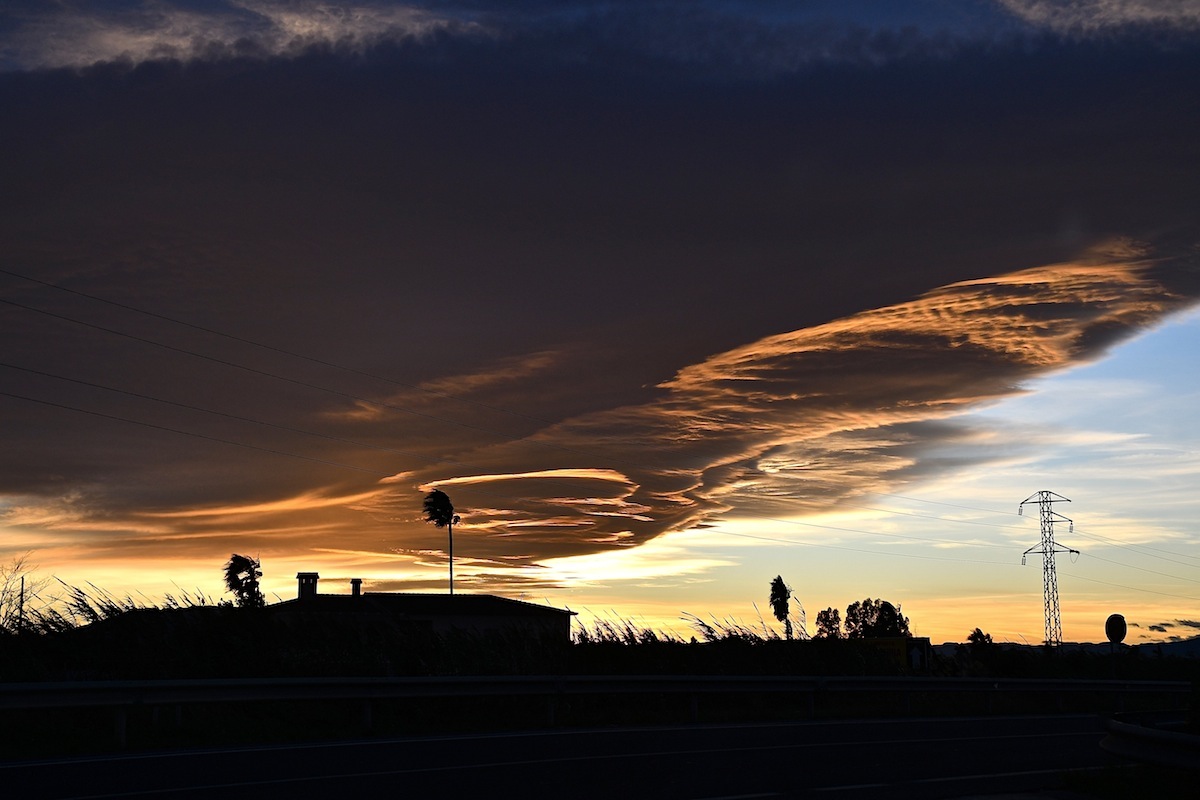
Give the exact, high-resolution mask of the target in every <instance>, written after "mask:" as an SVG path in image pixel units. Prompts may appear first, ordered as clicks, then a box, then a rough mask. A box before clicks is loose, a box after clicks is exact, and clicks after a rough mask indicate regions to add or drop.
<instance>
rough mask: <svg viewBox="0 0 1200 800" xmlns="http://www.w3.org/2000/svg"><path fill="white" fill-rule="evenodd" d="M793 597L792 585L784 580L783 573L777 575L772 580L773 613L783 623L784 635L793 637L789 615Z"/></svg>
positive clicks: (789, 637)
mask: <svg viewBox="0 0 1200 800" xmlns="http://www.w3.org/2000/svg"><path fill="white" fill-rule="evenodd" d="M791 597H792V587H790V586H788V585H787V584H786V583H784V582H783V576H782V575H776V576H775V579H774V580H773V581H771V613H773V614H774V615H775V619H777V620H779V621H780V622H782V623H783V635H784V636H786V637H787V638H788V639H791V638H792V620H791V619H790V618H789V616H788V612H789V609H788V600H790V599H791Z"/></svg>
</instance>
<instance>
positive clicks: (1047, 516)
mask: <svg viewBox="0 0 1200 800" xmlns="http://www.w3.org/2000/svg"><path fill="white" fill-rule="evenodd" d="M1035 501H1036V502H1037V504H1038V510H1039V511H1040V512H1041V520H1042V543H1041V544H1040V545H1038V546H1036V547H1031V548H1029V549H1028V550H1026V551H1025V552H1024V553H1022V554H1021V564H1022V566H1023V565H1024V564H1025V556H1027V555H1029V554H1030V553H1033V554H1034V555H1039V556H1041V557H1042V583H1043V584H1044V587H1043V592H1044V601H1045V611H1046V644H1047V645H1049V646H1050V647H1057V646H1058V645H1060V644H1062V617H1061V616H1060V615H1059V611H1058V574H1057V573H1056V572H1055V570H1054V554H1055V553H1074V554H1075V555H1079V551H1078V550H1072V549H1071V548H1070V547H1062V546H1060V545H1058V544H1057V543H1056V542H1055V541H1054V523H1056V522H1066V523H1067V524H1068V525H1069V527H1068V529H1067V530H1068V531H1074V530H1075V523H1074V521H1072V520H1071V519H1070V518H1068V517H1064V516H1063V515H1062V514H1059V513H1058V512H1057V511H1055V510H1054V504H1055V503H1069V502H1071V501H1070V500H1068V499H1067V498H1065V497H1063V496H1062V495H1061V494H1055V493H1054V492H1047V491H1041V492H1038V493H1037V494H1032V495H1030V496H1029V497H1027V498H1026V499H1024V500H1022V501H1021V505H1019V506H1018V507H1017V513H1018V514H1021V513H1023V512H1024V511H1025V504H1026V503H1033V502H1035Z"/></svg>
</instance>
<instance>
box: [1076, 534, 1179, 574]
mask: <svg viewBox="0 0 1200 800" xmlns="http://www.w3.org/2000/svg"><path fill="white" fill-rule="evenodd" d="M1075 533H1076V534H1078V535H1080V536H1086V537H1087V538H1089V539H1095V540H1097V541H1101V542H1106V543H1108V544H1110V545H1112V546H1113V547H1120V548H1121V549H1123V550H1132V551H1134V552H1135V553H1137V554H1138V555H1143V556H1146V557H1148V558H1157V559H1159V560H1161V561H1168V562H1170V563H1172V564H1178V562H1177V561H1175V560H1174V559H1176V558H1186V559H1193V560H1195V559H1197V556H1191V555H1188V554H1186V553H1177V552H1175V551H1172V550H1165V549H1163V548H1161V547H1151V546H1150V545H1146V544H1137V545H1135V544H1128V543H1126V542H1120V541H1118V540H1116V539H1113V538H1110V537H1108V536H1101V535H1100V534H1098V533H1088V532H1087V531H1081V530H1079V529H1078V528H1076V529H1075ZM1142 550H1157V551H1158V552H1160V553H1167V554H1168V555H1171V556H1173V557H1174V558H1166V557H1165V556H1156V555H1154V553H1143V552H1142ZM1179 566H1183V567H1187V566H1200V564H1197V565H1190V564H1179Z"/></svg>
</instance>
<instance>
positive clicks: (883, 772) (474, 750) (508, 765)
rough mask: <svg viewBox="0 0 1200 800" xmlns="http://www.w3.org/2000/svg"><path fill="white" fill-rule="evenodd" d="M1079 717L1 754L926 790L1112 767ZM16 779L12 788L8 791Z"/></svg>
mask: <svg viewBox="0 0 1200 800" xmlns="http://www.w3.org/2000/svg"><path fill="white" fill-rule="evenodd" d="M1102 737H1103V729H1102V721H1101V720H1100V719H1099V718H1097V717H1094V716H1085V715H1070V716H1043V717H981V718H960V719H904V720H867V721H844V720H843V721H836V722H803V723H787V724H754V725H721V726H693V727H669V728H668V727H663V728H639V729H611V730H587V731H542V732H532V733H510V734H497V735H486V736H454V737H438V738H407V739H390V740H382V741H356V742H341V743H331V744H314V745H303V746H286V747H263V748H245V749H236V750H204V751H189V752H170V753H159V754H151V755H146V754H142V755H128V756H107V757H97V758H90V759H71V760H59V761H37V762H25V763H5V764H0V787H4V789H5V791H4V794H5V795H6V796H9V797H38V798H47V799H49V798H68V797H70V798H109V797H172V798H200V797H205V798H209V797H220V798H222V800H232V799H233V798H256V800H262V798H275V797H279V798H296V799H297V800H299V799H301V798H310V797H311V798H317V797H320V798H329V797H338V798H381V797H389V798H390V797H411V798H421V797H439V798H444V797H450V798H458V797H468V796H472V797H485V798H491V797H501V798H502V797H514V798H515V797H520V798H528V799H530V800H537V799H538V798H640V797H648V798H688V799H689V800H700V799H701V798H734V797H737V798H750V797H762V798H769V797H819V798H831V800H848V799H849V798H855V799H856V800H857V798H875V797H880V798H883V797H886V798H905V797H913V798H916V797H920V798H937V797H954V796H963V795H972V794H974V795H980V794H994V793H998V792H1002V791H1015V790H1030V789H1038V788H1050V787H1054V786H1056V785H1058V783H1059V782H1060V780H1061V779H1060V777H1059V776H1060V774H1061V773H1062V772H1063V771H1065V770H1071V769H1090V768H1099V767H1103V766H1106V765H1111V764H1113V763H1115V761H1114V759H1113V757H1111V756H1109V755H1108V754H1106V753H1105V752H1104V751H1102V750H1101V749H1100V747H1099V741H1100V739H1101V738H1102ZM14 790H16V791H14Z"/></svg>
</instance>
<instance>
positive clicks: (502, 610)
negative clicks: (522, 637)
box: [269, 592, 576, 619]
mask: <svg viewBox="0 0 1200 800" xmlns="http://www.w3.org/2000/svg"><path fill="white" fill-rule="evenodd" d="M269 608H279V609H287V610H301V609H303V610H311V611H323V612H333V613H363V612H367V613H372V612H373V613H386V614H393V615H400V616H408V617H420V618H424V617H528V618H531V619H532V618H537V617H541V618H543V619H544V618H555V617H557V618H561V619H569V618H570V617H573V616H575V613H576V612H574V611H567V610H565V609H561V608H554V607H552V606H543V605H538V604H536V603H527V602H525V601H524V600H511V599H509V598H507V597H497V596H496V595H492V594H418V593H414V592H363V593H362V594H361V595H359V596H355V595H350V594H315V595H312V596H309V597H300V598H297V599H295V600H285V601H283V602H282V603H276V604H274V605H273V606H269Z"/></svg>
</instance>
